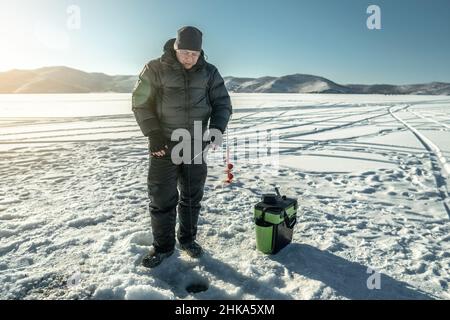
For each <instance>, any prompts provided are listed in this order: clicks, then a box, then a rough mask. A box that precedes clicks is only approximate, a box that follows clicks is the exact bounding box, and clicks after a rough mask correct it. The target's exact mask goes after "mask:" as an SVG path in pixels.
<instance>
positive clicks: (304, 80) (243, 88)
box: [224, 74, 350, 93]
mask: <svg viewBox="0 0 450 320" xmlns="http://www.w3.org/2000/svg"><path fill="white" fill-rule="evenodd" d="M224 80H225V84H226V86H227V88H228V89H229V90H230V91H232V92H241V93H350V90H349V89H348V88H345V87H343V86H341V85H338V84H337V83H334V82H332V81H330V80H328V79H325V78H322V77H317V76H313V75H308V74H293V75H287V76H283V77H279V78H275V77H262V78H257V79H251V78H234V77H225V78H224Z"/></svg>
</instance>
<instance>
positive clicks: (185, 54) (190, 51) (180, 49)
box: [174, 26, 203, 70]
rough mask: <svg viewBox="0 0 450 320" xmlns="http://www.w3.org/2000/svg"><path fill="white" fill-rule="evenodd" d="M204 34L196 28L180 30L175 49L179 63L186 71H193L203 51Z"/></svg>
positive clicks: (188, 27)
mask: <svg viewBox="0 0 450 320" xmlns="http://www.w3.org/2000/svg"><path fill="white" fill-rule="evenodd" d="M202 36H203V34H202V32H201V31H200V30H198V29H197V28H195V27H190V26H187V27H183V28H181V29H179V30H178V33H177V39H176V40H175V44H174V49H175V52H176V54H177V59H178V61H179V62H180V63H181V64H182V65H183V67H184V68H185V69H188V70H189V69H191V68H192V67H193V66H195V64H196V63H197V61H198V58H199V57H200V54H201V51H202Z"/></svg>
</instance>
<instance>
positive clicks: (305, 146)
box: [0, 94, 450, 299]
mask: <svg viewBox="0 0 450 320" xmlns="http://www.w3.org/2000/svg"><path fill="white" fill-rule="evenodd" d="M130 98H131V97H130V95H128V94H98V95H97V94H86V95H0V128H1V132H0V175H1V185H0V298H3V299H386V298H387V299H450V291H449V282H450V273H449V272H450V250H449V249H450V245H449V243H450V232H449V231H450V224H449V219H450V202H449V179H450V177H449V174H450V170H449V159H450V97H445V96H383V95H315V94H233V95H232V100H233V107H234V114H233V118H232V121H231V122H230V126H229V127H230V135H231V138H233V137H239V136H245V135H248V136H251V135H254V134H255V133H256V132H257V131H258V130H267V129H270V130H272V132H277V133H278V134H279V155H280V156H279V165H280V167H279V168H278V170H262V169H261V166H259V165H258V163H253V162H251V161H247V162H246V161H239V158H238V159H237V161H236V168H235V169H234V172H235V176H236V180H235V182H234V183H233V184H232V185H230V186H227V185H224V184H223V183H222V180H223V179H224V166H223V164H220V165H218V164H217V163H210V166H209V168H208V170H209V175H208V180H207V184H206V190H205V197H204V201H203V208H202V213H201V216H200V220H199V236H198V240H199V242H200V243H201V244H202V245H203V246H204V248H205V249H206V254H205V255H204V256H203V257H202V258H201V259H199V260H195V259H191V258H189V257H187V256H186V255H185V254H184V253H181V252H180V251H178V250H177V251H176V253H175V254H174V255H173V256H171V257H170V258H168V259H167V261H165V262H163V264H162V265H161V266H160V267H158V268H155V269H153V270H148V269H145V268H144V267H142V266H141V265H140V262H141V259H142V257H143V255H144V254H145V253H146V252H147V250H148V248H149V246H150V245H151V243H152V233H151V229H150V217H149V214H148V199H147V186H146V179H147V168H148V153H147V141H146V138H144V137H142V136H141V133H140V130H139V128H138V126H137V124H136V122H135V119H134V116H133V115H132V113H131V109H130V108H131V107H130V106H131V102H130ZM251 147H252V145H250V148H251ZM253 147H255V146H254V145H253ZM231 151H232V152H231V153H232V155H233V156H236V155H239V156H241V155H242V150H234V149H233V148H232V149H231ZM211 152H212V153H211V155H212V156H213V155H214V152H213V151H211ZM215 152H221V150H217V151H215ZM275 183H276V184H277V185H278V186H280V187H281V191H282V193H285V194H287V195H288V196H291V197H296V198H297V199H298V201H299V215H298V217H299V219H298V224H297V225H296V227H295V229H294V237H293V243H292V244H290V245H289V246H287V247H286V248H285V249H283V250H282V251H281V252H280V253H278V254H277V255H273V256H267V255H264V254H262V253H260V252H258V251H257V250H256V245H255V235H254V223H253V219H252V217H253V211H252V209H253V206H254V205H255V204H256V203H257V202H258V201H259V199H260V196H261V194H262V193H267V192H272V191H273V186H274V184H275ZM374 270H375V271H377V272H379V273H380V285H381V288H380V289H373V290H370V289H369V288H368V286H367V284H368V282H369V281H370V277H372V276H374V274H373V271H374ZM190 285H202V286H205V287H207V288H208V290H206V291H203V292H199V293H189V292H188V291H187V290H186V288H187V287H188V286H190Z"/></svg>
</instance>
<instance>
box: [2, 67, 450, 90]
mask: <svg viewBox="0 0 450 320" xmlns="http://www.w3.org/2000/svg"><path fill="white" fill-rule="evenodd" d="M137 78H138V77H137V75H133V76H129V75H128V76H127V75H116V76H109V75H106V74H104V73H87V72H84V71H80V70H76V69H72V68H68V67H64V66H58V67H45V68H40V69H35V70H11V71H7V72H0V93H94V92H122V93H129V92H132V90H133V87H134V85H135V83H136V81H137ZM224 80H225V85H226V87H227V88H228V90H229V91H230V92H245V93H347V94H418V95H450V83H444V82H431V83H424V84H411V85H390V84H375V85H361V84H346V85H342V84H338V83H335V82H333V81H331V80H328V79H326V78H323V77H319V76H314V75H308V74H292V75H287V76H282V77H261V78H237V77H224Z"/></svg>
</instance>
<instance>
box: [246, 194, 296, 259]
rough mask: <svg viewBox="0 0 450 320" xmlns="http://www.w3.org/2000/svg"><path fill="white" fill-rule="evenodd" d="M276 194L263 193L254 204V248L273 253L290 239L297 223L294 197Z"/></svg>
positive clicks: (289, 241)
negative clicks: (260, 199)
mask: <svg viewBox="0 0 450 320" xmlns="http://www.w3.org/2000/svg"><path fill="white" fill-rule="evenodd" d="M275 190H276V192H277V194H264V195H263V196H262V201H261V202H259V203H258V204H256V205H255V208H254V210H255V212H254V218H255V228H256V248H257V249H258V250H259V251H261V252H264V253H266V254H275V253H277V252H278V251H280V250H281V249H283V248H284V247H285V246H286V245H288V244H289V243H291V241H292V233H293V230H294V226H295V224H296V223H297V209H298V204H297V200H296V199H292V198H287V197H286V196H281V195H280V192H279V191H278V188H275Z"/></svg>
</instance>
